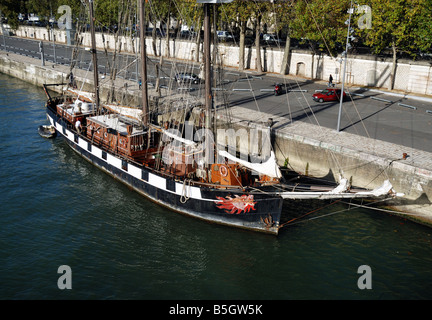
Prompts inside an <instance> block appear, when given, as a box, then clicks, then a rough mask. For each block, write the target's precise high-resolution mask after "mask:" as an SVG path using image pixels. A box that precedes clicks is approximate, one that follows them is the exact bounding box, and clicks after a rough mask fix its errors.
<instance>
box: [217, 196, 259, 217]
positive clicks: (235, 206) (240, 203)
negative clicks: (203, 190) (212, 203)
mask: <svg viewBox="0 0 432 320" xmlns="http://www.w3.org/2000/svg"><path fill="white" fill-rule="evenodd" d="M216 198H218V199H219V201H216V204H217V207H218V208H219V209H225V212H226V213H236V214H239V213H242V212H243V211H244V212H250V210H251V209H252V210H255V204H256V202H254V198H253V195H249V196H247V195H242V196H238V195H236V196H235V198H231V197H225V198H222V197H216ZM236 211H237V212H236Z"/></svg>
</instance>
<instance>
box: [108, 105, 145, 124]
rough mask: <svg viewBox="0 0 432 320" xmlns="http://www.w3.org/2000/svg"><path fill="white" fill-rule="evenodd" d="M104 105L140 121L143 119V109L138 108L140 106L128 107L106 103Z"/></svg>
mask: <svg viewBox="0 0 432 320" xmlns="http://www.w3.org/2000/svg"><path fill="white" fill-rule="evenodd" d="M104 107H105V108H107V109H110V110H111V111H113V112H116V113H119V114H121V115H122V116H126V117H129V118H132V119H136V120H138V121H140V120H141V119H142V110H141V109H138V108H133V107H126V106H116V105H113V104H106V105H104Z"/></svg>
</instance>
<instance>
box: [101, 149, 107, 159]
mask: <svg viewBox="0 0 432 320" xmlns="http://www.w3.org/2000/svg"><path fill="white" fill-rule="evenodd" d="M102 159H104V160H106V159H107V153H106V151H102Z"/></svg>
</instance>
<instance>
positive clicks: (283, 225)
mask: <svg viewBox="0 0 432 320" xmlns="http://www.w3.org/2000/svg"><path fill="white" fill-rule="evenodd" d="M341 200H342V199H339V200H336V201H333V202H332V203H330V204H328V205H326V206H323V207H321V208H318V209H315V210H312V211H309V212H308V213H306V214H304V215H302V216H300V217H297V218H294V219H291V220H289V221H287V222H285V223H283V224H281V225H280V226H279V229H281V228H283V227H285V226H286V225H288V224H290V223H291V222H293V221H295V220H298V219H301V218H304V217H306V216H308V215H310V214H311V213H314V212H317V211H320V210H322V209H324V208H327V207H329V206H332V205H334V204H336V203H338V202H339V201H341Z"/></svg>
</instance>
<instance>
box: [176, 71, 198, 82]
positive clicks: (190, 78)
mask: <svg viewBox="0 0 432 320" xmlns="http://www.w3.org/2000/svg"><path fill="white" fill-rule="evenodd" d="M174 79H175V81H177V82H192V83H200V82H201V79H200V78H199V77H198V76H197V75H196V74H194V73H190V72H180V73H177V74H176V75H175V77H174Z"/></svg>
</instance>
